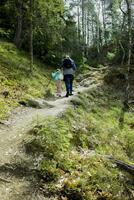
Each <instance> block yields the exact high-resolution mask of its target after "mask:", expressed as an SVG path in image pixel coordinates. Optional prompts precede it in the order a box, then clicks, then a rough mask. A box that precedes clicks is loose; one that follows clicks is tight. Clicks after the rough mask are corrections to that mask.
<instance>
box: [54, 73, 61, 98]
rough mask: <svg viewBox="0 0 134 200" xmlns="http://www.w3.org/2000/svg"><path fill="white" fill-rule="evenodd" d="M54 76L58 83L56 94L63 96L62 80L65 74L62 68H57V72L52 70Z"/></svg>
mask: <svg viewBox="0 0 134 200" xmlns="http://www.w3.org/2000/svg"><path fill="white" fill-rule="evenodd" d="M52 78H53V80H54V81H55V83H56V94H57V96H58V97H61V92H62V85H61V80H63V75H62V72H61V70H60V69H57V70H56V71H55V72H52Z"/></svg>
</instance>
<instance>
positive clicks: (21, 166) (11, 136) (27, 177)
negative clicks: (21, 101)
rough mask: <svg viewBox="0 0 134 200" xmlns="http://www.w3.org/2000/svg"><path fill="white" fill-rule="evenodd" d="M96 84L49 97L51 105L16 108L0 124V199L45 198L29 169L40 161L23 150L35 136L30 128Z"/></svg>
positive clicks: (32, 199) (64, 107)
mask: <svg viewBox="0 0 134 200" xmlns="http://www.w3.org/2000/svg"><path fill="white" fill-rule="evenodd" d="M93 87H96V85H94V84H93V85H91V86H90V87H89V88H84V87H79V88H78V89H76V92H75V94H74V96H71V97H69V98H61V99H57V100H55V101H49V102H48V103H49V104H50V105H52V106H53V107H52V108H45V109H34V108H17V109H16V110H14V112H13V113H12V115H11V117H10V118H9V119H8V120H7V121H5V124H4V125H1V126H0V161H1V163H0V200H23V199H24V200H34V199H36V200H40V199H42V200H43V199H45V200H46V198H44V197H40V196H39V197H37V196H36V195H35V191H36V189H35V185H36V184H37V177H34V176H33V173H32V171H30V170H32V169H33V168H35V167H36V164H37V161H36V159H35V158H33V157H32V156H31V155H27V154H26V152H25V150H24V147H23V146H24V144H26V143H28V142H29V141H30V140H31V139H33V136H32V135H30V134H27V132H28V131H29V130H31V129H32V128H33V127H34V126H35V125H37V124H38V123H39V122H41V120H43V119H44V118H46V117H48V116H58V115H59V114H62V113H63V112H64V111H65V110H66V109H67V108H68V107H69V106H71V104H70V101H71V99H72V98H75V96H76V95H77V93H78V92H84V91H85V90H89V89H90V88H93ZM31 184H32V185H31ZM48 199H50V198H48Z"/></svg>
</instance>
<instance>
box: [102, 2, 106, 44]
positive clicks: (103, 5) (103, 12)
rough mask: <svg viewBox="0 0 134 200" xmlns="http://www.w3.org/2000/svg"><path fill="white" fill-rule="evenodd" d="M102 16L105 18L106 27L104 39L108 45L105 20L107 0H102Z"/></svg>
mask: <svg viewBox="0 0 134 200" xmlns="http://www.w3.org/2000/svg"><path fill="white" fill-rule="evenodd" d="M102 18H103V28H104V41H105V45H106V46H107V36H106V22H105V0H102Z"/></svg>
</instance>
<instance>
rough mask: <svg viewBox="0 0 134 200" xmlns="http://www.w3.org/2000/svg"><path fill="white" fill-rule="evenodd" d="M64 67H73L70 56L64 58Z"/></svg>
mask: <svg viewBox="0 0 134 200" xmlns="http://www.w3.org/2000/svg"><path fill="white" fill-rule="evenodd" d="M63 67H65V68H67V69H70V68H72V67H73V64H72V61H71V60H70V59H69V58H65V59H64V60H63Z"/></svg>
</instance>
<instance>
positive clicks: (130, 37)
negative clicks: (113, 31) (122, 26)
mask: <svg viewBox="0 0 134 200" xmlns="http://www.w3.org/2000/svg"><path fill="white" fill-rule="evenodd" d="M131 2H132V1H131V0H126V4H127V14H128V61H127V74H126V82H127V85H126V95H125V96H126V97H125V101H126V103H127V104H128V101H129V92H130V91H129V90H130V80H129V74H130V61H131V53H132V52H131V46H132V32H131V31H132V20H131V17H132V16H131V14H132V12H131Z"/></svg>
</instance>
